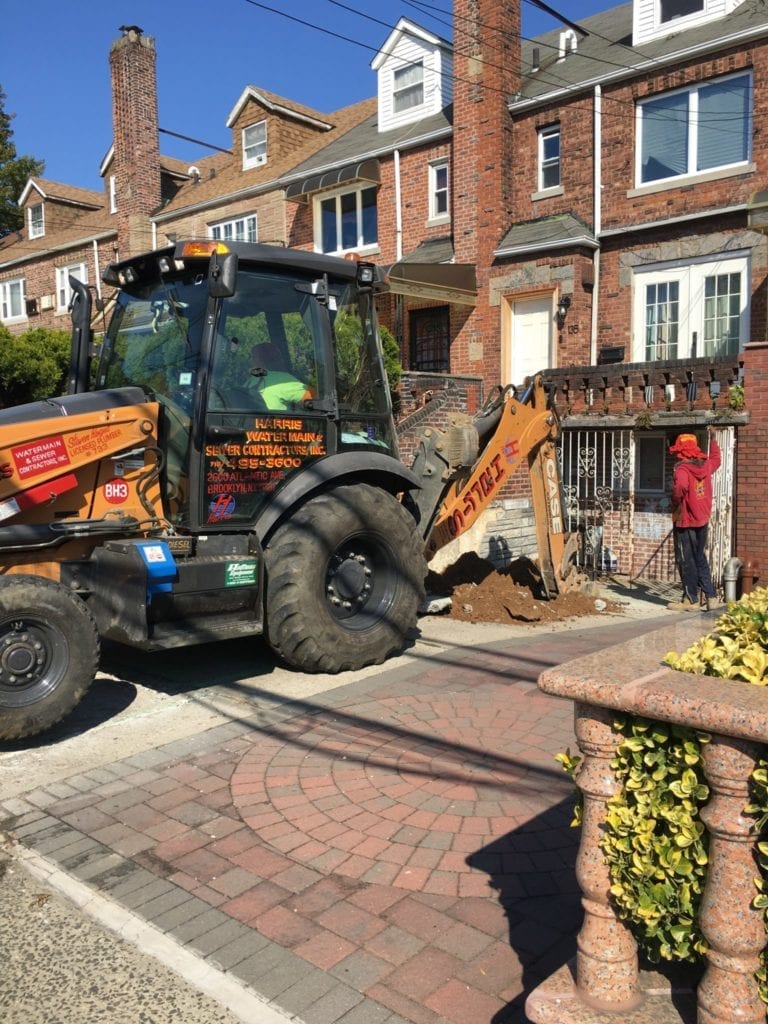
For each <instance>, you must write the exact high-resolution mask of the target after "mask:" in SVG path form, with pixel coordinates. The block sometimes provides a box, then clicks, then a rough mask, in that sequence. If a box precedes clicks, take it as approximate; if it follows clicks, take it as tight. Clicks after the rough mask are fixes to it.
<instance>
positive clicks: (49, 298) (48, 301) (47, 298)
mask: <svg viewBox="0 0 768 1024" xmlns="http://www.w3.org/2000/svg"><path fill="white" fill-rule="evenodd" d="M40 309H53V295H41V296H40Z"/></svg>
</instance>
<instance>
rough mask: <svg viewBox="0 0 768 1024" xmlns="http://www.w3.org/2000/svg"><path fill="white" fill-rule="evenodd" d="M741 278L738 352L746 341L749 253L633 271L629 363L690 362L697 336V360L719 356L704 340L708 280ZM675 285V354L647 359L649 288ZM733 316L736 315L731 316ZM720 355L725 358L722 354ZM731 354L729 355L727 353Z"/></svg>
mask: <svg viewBox="0 0 768 1024" xmlns="http://www.w3.org/2000/svg"><path fill="white" fill-rule="evenodd" d="M730 274H738V275H740V279H741V280H740V290H739V299H740V304H739V310H738V320H739V342H738V349H739V351H741V350H742V349H743V348H744V345H745V344H746V343H747V342H748V341H749V326H750V302H751V295H752V283H751V282H752V275H751V259H750V253H749V251H748V250H740V251H739V252H735V253H721V254H720V255H717V256H707V257H701V258H700V259H696V260H686V261H683V260H676V261H671V262H669V263H659V264H653V265H650V266H648V267H643V268H635V271H634V275H633V282H632V284H633V299H632V325H633V330H632V357H631V362H638V363H644V362H648V361H651V362H654V361H659V360H663V359H690V358H692V357H693V341H694V338H693V336H694V334H695V335H696V356H713V355H719V354H721V352H720V351H719V350H718V346H716V345H715V344H714V342H712V341H710V340H709V339H707V337H706V324H707V317H706V312H707V310H708V309H711V308H712V301H711V299H710V301H709V303H708V301H707V300H708V297H707V295H706V294H705V286H706V282H707V279H708V278H709V279H712V278H715V279H717V278H718V277H722V276H723V275H730ZM665 282H676V283H677V285H678V295H677V304H678V311H677V312H678V319H677V321H676V322H677V348H676V351H674V352H672V351H669V350H668V351H666V352H664V353H659V355H658V356H657V359H656V360H653V359H651V360H648V358H647V355H646V298H647V288H648V286H649V285H658V284H662V283H665ZM733 315H734V316H735V315H737V314H733ZM722 354H725V353H724V352H723V353H722ZM729 354H730V353H729Z"/></svg>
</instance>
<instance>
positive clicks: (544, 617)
mask: <svg viewBox="0 0 768 1024" xmlns="http://www.w3.org/2000/svg"><path fill="white" fill-rule="evenodd" d="M426 582H427V592H428V593H429V594H434V595H438V596H444V597H450V598H451V601H452V605H451V609H450V611H448V612H447V613H446V614H447V615H449V616H450V617H451V618H453V619H460V620H461V621H462V622H506V623H524V624H528V625H536V624H537V623H548V622H562V621H563V620H565V619H573V618H578V617H582V616H585V615H595V614H597V613H598V612H599V613H600V614H602V615H605V614H606V613H613V614H621V613H622V608H621V605H618V604H614V603H612V602H610V601H608V602H605V605H604V607H601V606H597V607H596V606H595V600H596V599H595V596H594V595H590V594H586V593H583V592H582V591H579V590H571V591H566V592H564V593H561V594H557V595H556V596H555V597H553V598H551V599H550V600H546V599H545V598H544V591H543V588H542V583H541V576H540V575H539V573H538V570H537V567H536V565H535V564H534V563H533V562H531V561H530V559H527V558H520V559H517V560H516V561H514V562H512V563H511V565H510V566H509V567H508V568H507V569H503V570H498V569H496V568H495V567H494V566H493V565H492V564H491V563H490V562H487V561H486V560H485V559H483V558H480V557H479V556H478V555H475V554H464V555H462V556H461V558H459V560H458V561H457V562H455V563H454V564H453V565H452V566H450V567H449V568H448V569H446V570H445V571H444V572H442V573H435V572H430V573H429V575H428V576H427V581H426Z"/></svg>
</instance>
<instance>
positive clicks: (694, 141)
mask: <svg viewBox="0 0 768 1024" xmlns="http://www.w3.org/2000/svg"><path fill="white" fill-rule="evenodd" d="M738 79H746V80H747V93H748V95H749V97H750V103H749V109H748V111H747V115H746V117H747V122H746V125H744V128H743V131H744V136H745V138H746V140H747V153H746V155H745V156H744V157H743V158H742V159H740V160H734V161H730V162H728V163H723V164H717V165H714V166H711V167H705V168H703V169H702V170H699V169H698V167H697V158H698V150H699V146H698V142H699V132H698V117H699V95H700V93H701V92H702V91H704V90H706V89H707V87H708V86H713V85H727V83H728V82H735V81H737V80H738ZM753 87H754V82H753V76H752V72H751V71H748V70H745V71H740V72H738V73H737V74H734V75H723V76H722V77H718V78H710V79H708V80H707V81H704V82H696V83H695V84H694V85H690V86H686V87H685V88H683V89H670V90H668V91H667V92H663V93H657V94H656V95H654V96H649V97H647V98H646V99H644V100H641V101H640V102H638V103H637V106H636V108H635V138H636V140H637V145H636V146H635V184H636V187H637V188H653V187H657V186H660V185H664V184H670V185H676V184H679V183H680V182H681V180H682V179H687V178H694V179H695V178H701V177H703V176H704V175H712V174H713V173H715V174H717V173H719V172H723V171H727V170H728V169H730V168H738V167H746V166H748V165H749V162H750V160H751V158H752V118H753V107H754V104H753V102H752V96H753ZM682 95H687V96H688V115H687V121H686V124H687V143H688V162H687V167H686V170H685V171H681V172H680V173H679V174H672V175H668V176H666V177H661V178H648V180H647V181H644V180H643V119H644V117H646V116H648V117H650V116H652V113H651V108H652V106H653V104H654V103H658V101H659V100H661V99H668V98H669V97H671V96H682ZM723 130H724V131H725V130H727V126H726V127H724V128H723Z"/></svg>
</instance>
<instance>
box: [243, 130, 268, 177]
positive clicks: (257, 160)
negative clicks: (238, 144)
mask: <svg viewBox="0 0 768 1024" xmlns="http://www.w3.org/2000/svg"><path fill="white" fill-rule="evenodd" d="M266 162H267V122H266V121H258V122H257V123H256V124H250V125H248V127H247V128H243V170H247V169H248V168H249V167H259V166H261V164H265V163H266Z"/></svg>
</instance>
